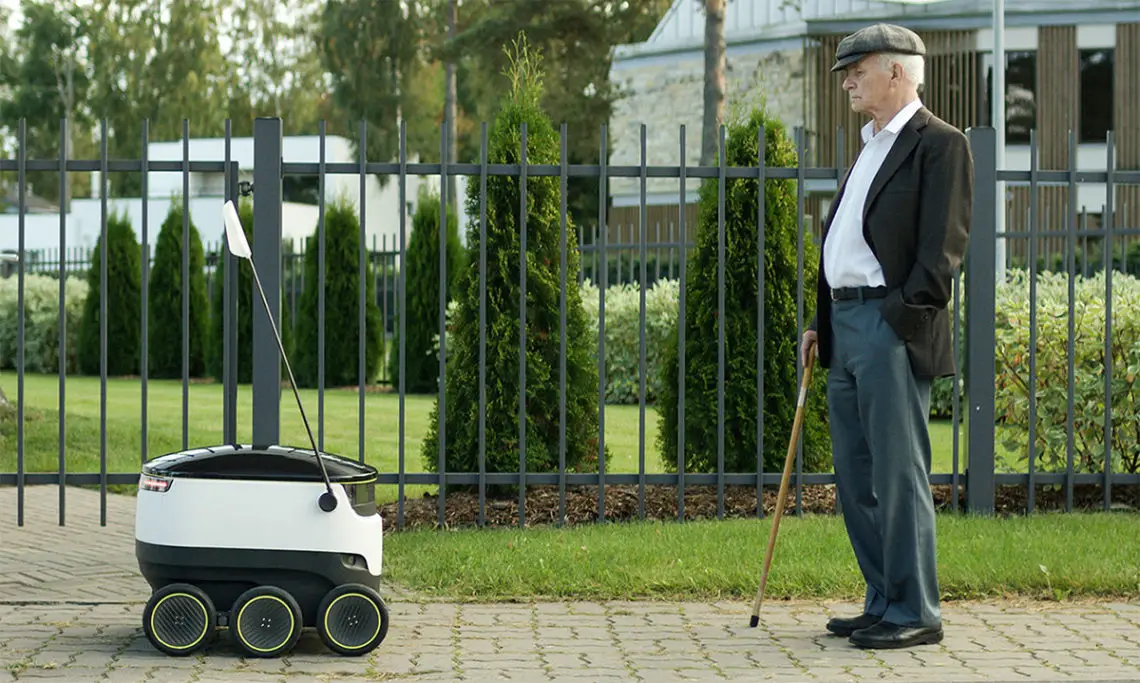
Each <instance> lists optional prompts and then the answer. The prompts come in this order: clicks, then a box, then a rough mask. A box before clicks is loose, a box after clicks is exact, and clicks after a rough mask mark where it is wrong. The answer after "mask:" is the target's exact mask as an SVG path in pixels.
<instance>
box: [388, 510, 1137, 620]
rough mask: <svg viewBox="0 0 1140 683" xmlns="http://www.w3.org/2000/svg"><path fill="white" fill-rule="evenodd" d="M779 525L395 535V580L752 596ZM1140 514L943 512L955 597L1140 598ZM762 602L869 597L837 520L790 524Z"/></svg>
mask: <svg viewBox="0 0 1140 683" xmlns="http://www.w3.org/2000/svg"><path fill="white" fill-rule="evenodd" d="M769 524H770V518H769V519H764V520H723V521H693V522H686V523H685V524H676V523H668V522H645V523H628V524H609V525H585V526H581V527H571V528H566V529H558V528H552V527H546V528H534V529H527V530H525V531H519V530H513V529H483V530H459V531H450V532H441V531H427V530H425V531H404V532H400V533H395V534H390V535H388V536H387V537H386V540H385V553H384V555H385V569H384V571H385V574H386V575H387V577H388V579H389V580H390V581H393V582H396V583H398V584H401V585H404V586H407V587H409V588H411V589H413V590H416V591H420V592H422V593H423V594H426V595H431V596H439V597H446V598H450V599H456V600H466V601H492V600H511V599H530V598H534V599H541V598H558V599H581V600H620V599H683V600H720V599H732V600H745V599H746V600H751V598H752V597H753V596H754V595H755V592H756V588H757V586H758V582H759V579H760V571H761V568H762V565H763V560H764V552H765V548H767V542H768V530H769V528H770V527H769ZM1138 531H1140V519H1138V518H1137V516H1136V515H1132V514H1128V515H1123V514H1115V513H1067V514H1066V513H1060V514H1038V515H1033V516H1030V517H1011V518H992V517H991V518H980V517H967V516H950V515H940V517H939V520H938V564H939V579H940V584H941V589H942V594H943V596H944V597H945V598H946V599H977V598H1003V597H1010V596H1017V597H1022V598H1030V599H1048V600H1061V599H1066V598H1078V597H1104V596H1112V597H1115V598H1119V597H1129V596H1136V595H1140V544H1138V543H1136V534H1137V532H1138ZM765 596H766V599H768V598H771V599H781V598H792V599H803V598H827V599H861V598H862V584H861V582H860V575H859V571H858V569H857V566H856V564H855V558H854V555H853V554H852V552H851V549H850V546H849V545H848V541H847V537H846V534H845V533H844V530H843V522H842V520H841V519H840V518H838V517H827V516H813V515H806V516H804V517H802V518H796V517H784V519H783V520H782V521H781V523H780V533H779V538H778V540H777V546H776V552H775V556H774V558H773V561H772V568H771V573H770V576H769V579H768V585H767V587H766V589H765Z"/></svg>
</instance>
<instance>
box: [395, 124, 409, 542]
mask: <svg viewBox="0 0 1140 683" xmlns="http://www.w3.org/2000/svg"><path fill="white" fill-rule="evenodd" d="M399 185H400V272H399V275H398V278H399V279H398V281H397V282H398V285H397V286H398V287H399V288H400V302H399V305H398V309H399V311H400V334H399V339H400V348H399V355H400V358H399V361H400V362H399V365H400V379H399V384H400V388H399V392H398V393H399V395H400V424H399V438H398V440H397V443H398V454H397V458H398V459H399V463H398V467H399V481H398V484H397V486H398V488H399V491H398V492H397V496H396V528H398V529H403V528H404V487H405V486H406V485H407V484H406V481H407V475H406V473H405V470H406V469H407V464H406V462H405V446H406V444H405V443H404V436H405V433H406V431H407V430H406V427H407V422H406V419H407V374H408V372H407V362H408V359H407V347H408V341H407V337H408V334H407V330H408V268H407V254H408V225H407V224H408V209H407V207H408V122H407V120H406V119H400V182H399Z"/></svg>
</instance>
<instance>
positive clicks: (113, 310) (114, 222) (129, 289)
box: [57, 213, 142, 376]
mask: <svg viewBox="0 0 1140 683" xmlns="http://www.w3.org/2000/svg"><path fill="white" fill-rule="evenodd" d="M102 240H103V237H102V236H101V235H100V236H99V238H98V239H96V241H95V249H94V250H93V251H92V252H91V265H90V267H89V268H88V269H87V300H86V301H85V302H84V304H83V323H82V327H81V328H80V333H79V367H80V370H81V372H83V373H84V374H87V375H98V374H99V352H100V348H99V335H100V329H99V328H100V325H99V314H100V307H101V302H100V289H99V287H100V284H101V283H100V275H101V273H102V260H101V259H102V255H101V250H102V247H103V245H102ZM107 242H108V244H110V250H109V251H108V252H107V293H106V296H107V311H108V316H107V374H108V375H112V376H121V375H136V374H138V373H139V369H140V368H139V356H140V353H141V351H142V324H141V322H140V320H139V318H140V316H141V311H142V272H141V263H142V257H141V255H140V253H139V243H138V239H137V238H136V237H135V231H134V229H133V228H131V224H130V221H129V220H127V217H126V216H125V215H121V214H118V213H115V214H112V215H110V216H108V217H107ZM57 309H58V305H57Z"/></svg>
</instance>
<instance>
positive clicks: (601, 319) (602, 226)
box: [598, 123, 684, 522]
mask: <svg viewBox="0 0 1140 683" xmlns="http://www.w3.org/2000/svg"><path fill="white" fill-rule="evenodd" d="M607 128H608V126H607V125H606V124H604V123H603V124H602V142H601V145H602V148H601V154H599V155H598V164H599V165H600V166H601V168H600V169H598V195H599V196H600V197H608V196H609V195H608V193H607V183H606V168H607V164H606V162H607V160H608V157H607V155H606V140H608V138H607ZM682 158H684V157H683V156H682ZM607 232H609V231H608V230H607V228H606V203H605V202H604V201H601V202H598V234H599V236H600V238H601V248H600V255H599V257H598V261H599V262H600V264H601V268H600V270H601V278H600V283H599V285H598V521H600V522H605V521H606V286H607V282H608V280H609V274H610V267H609V263H608V261H607V260H606V242H608V241H609V240H608V239H607V234H606V233H607ZM682 365H683V364H682Z"/></svg>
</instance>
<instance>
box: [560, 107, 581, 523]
mask: <svg viewBox="0 0 1140 683" xmlns="http://www.w3.org/2000/svg"><path fill="white" fill-rule="evenodd" d="M566 136H567V125H566V122H565V121H563V122H562V130H561V133H560V134H559V142H560V143H561V150H559V155H558V159H559V161H560V162H561V167H560V168H559V177H558V181H559V192H558V197H559V201H560V203H561V206H560V207H559V215H560V216H561V219H562V240H561V244H560V247H561V253H560V258H561V268H560V269H559V272H560V273H561V275H560V276H559V277H560V278H561V283H560V284H561V288H560V289H559V292H560V294H559V298H558V343H559V349H560V350H559V354H558V525H559V526H562V525H563V524H565V523H566V286H567V283H566V269H567V267H568V266H567V255H566V230H567V225H566V223H567V220H566V213H567V211H568V207H567V197H566V195H567V194H568V192H569V188H568V183H569V181H568V179H567V173H568V172H569V168H568V167H567V164H568V163H569V158H568V157H569V152H568V150H567V139H566ZM581 272H582V271H581V268H579V269H578V273H579V277H580V276H581Z"/></svg>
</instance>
